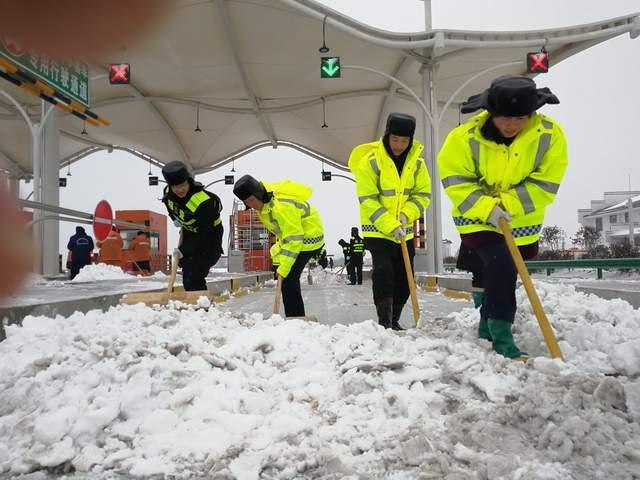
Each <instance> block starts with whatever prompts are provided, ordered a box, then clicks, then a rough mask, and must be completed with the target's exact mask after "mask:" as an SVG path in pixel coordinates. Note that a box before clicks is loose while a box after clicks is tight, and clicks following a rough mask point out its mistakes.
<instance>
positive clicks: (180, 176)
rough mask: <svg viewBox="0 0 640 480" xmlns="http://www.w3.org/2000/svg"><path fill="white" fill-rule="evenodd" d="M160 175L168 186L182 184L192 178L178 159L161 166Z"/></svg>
mask: <svg viewBox="0 0 640 480" xmlns="http://www.w3.org/2000/svg"><path fill="white" fill-rule="evenodd" d="M162 176H163V177H164V179H165V181H166V182H167V184H168V185H169V186H172V185H180V184H183V183H184V182H186V181H187V180H189V179H190V178H192V177H191V174H190V173H189V169H188V168H187V166H186V165H185V164H184V163H182V162H181V161H180V160H174V161H173V162H169V163H167V164H166V165H165V166H164V167H162Z"/></svg>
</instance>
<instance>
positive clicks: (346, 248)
mask: <svg viewBox="0 0 640 480" xmlns="http://www.w3.org/2000/svg"><path fill="white" fill-rule="evenodd" d="M338 245H340V246H341V247H342V255H343V256H344V267H342V268H346V269H347V280H349V282H351V256H350V255H351V253H350V252H351V245H349V244H348V243H347V242H345V241H344V239H343V238H341V239H340V240H338Z"/></svg>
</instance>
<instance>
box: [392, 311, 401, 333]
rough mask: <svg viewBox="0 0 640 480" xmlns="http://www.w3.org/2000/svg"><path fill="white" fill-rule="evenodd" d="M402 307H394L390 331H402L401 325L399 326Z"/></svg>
mask: <svg viewBox="0 0 640 480" xmlns="http://www.w3.org/2000/svg"><path fill="white" fill-rule="evenodd" d="M403 308H404V305H394V306H393V311H392V313H391V329H392V330H396V331H398V332H399V331H402V330H404V328H402V325H400V315H401V314H402V309H403Z"/></svg>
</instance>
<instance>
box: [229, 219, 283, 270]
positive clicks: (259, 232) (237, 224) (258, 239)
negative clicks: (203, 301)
mask: <svg viewBox="0 0 640 480" xmlns="http://www.w3.org/2000/svg"><path fill="white" fill-rule="evenodd" d="M231 231H232V232H233V235H232V237H233V238H232V243H233V248H234V249H237V250H242V251H244V252H245V257H244V260H245V261H244V269H245V271H247V272H249V271H269V270H271V256H270V255H269V248H271V245H273V242H274V240H275V238H272V237H273V235H272V234H271V233H270V232H269V230H267V229H266V228H265V226H264V225H263V224H262V222H261V221H260V219H259V218H258V215H257V213H256V212H255V211H254V210H237V211H236V213H235V215H232V216H231Z"/></svg>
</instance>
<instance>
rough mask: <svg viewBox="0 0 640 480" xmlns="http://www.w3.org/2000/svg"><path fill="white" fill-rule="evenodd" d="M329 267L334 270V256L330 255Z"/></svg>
mask: <svg viewBox="0 0 640 480" xmlns="http://www.w3.org/2000/svg"><path fill="white" fill-rule="evenodd" d="M329 268H330V269H331V270H333V258H331V257H329Z"/></svg>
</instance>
